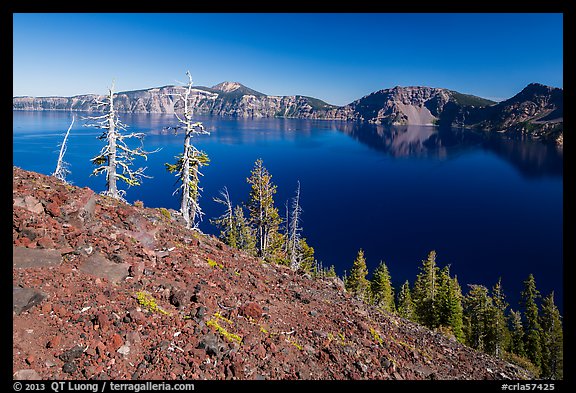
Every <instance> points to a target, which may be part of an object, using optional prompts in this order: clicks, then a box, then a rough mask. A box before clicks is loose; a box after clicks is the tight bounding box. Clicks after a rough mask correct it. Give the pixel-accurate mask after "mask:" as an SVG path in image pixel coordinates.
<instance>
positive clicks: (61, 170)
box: [52, 115, 74, 184]
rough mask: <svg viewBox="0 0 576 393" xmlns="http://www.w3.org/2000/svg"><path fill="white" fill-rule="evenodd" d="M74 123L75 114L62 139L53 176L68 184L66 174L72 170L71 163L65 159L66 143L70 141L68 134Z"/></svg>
mask: <svg viewBox="0 0 576 393" xmlns="http://www.w3.org/2000/svg"><path fill="white" fill-rule="evenodd" d="M73 124H74V115H72V122H71V123H70V127H68V131H66V134H65V135H64V140H63V141H62V145H61V146H60V154H58V162H57V163H56V169H55V170H54V173H52V176H54V177H55V178H56V179H59V180H61V181H63V182H64V183H66V184H68V182H67V181H66V175H68V174H69V173H71V172H70V171H69V170H68V165H69V164H68V163H67V162H65V161H64V154H66V149H67V145H66V143H67V141H68V135H69V134H70V130H71V129H72V125H73Z"/></svg>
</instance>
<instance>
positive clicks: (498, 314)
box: [492, 278, 510, 358]
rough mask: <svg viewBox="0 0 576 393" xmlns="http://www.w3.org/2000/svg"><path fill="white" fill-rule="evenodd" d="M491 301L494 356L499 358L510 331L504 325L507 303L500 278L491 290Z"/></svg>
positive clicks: (505, 324)
mask: <svg viewBox="0 0 576 393" xmlns="http://www.w3.org/2000/svg"><path fill="white" fill-rule="evenodd" d="M492 301H493V303H494V319H493V338H492V340H493V342H494V355H495V356H496V357H499V358H501V357H502V356H503V354H504V349H505V348H507V347H508V342H509V340H510V331H509V330H508V326H507V323H506V309H507V308H508V303H507V302H506V296H505V295H504V291H503V290H502V278H499V279H498V282H497V283H496V284H495V285H494V287H493V288H492Z"/></svg>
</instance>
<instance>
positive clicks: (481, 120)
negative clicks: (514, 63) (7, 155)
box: [13, 82, 563, 140]
mask: <svg viewBox="0 0 576 393" xmlns="http://www.w3.org/2000/svg"><path fill="white" fill-rule="evenodd" d="M183 92H184V88H183V87H180V86H164V87H159V88H152V89H145V90H136V91H128V92H120V93H118V94H117V96H116V109H117V110H118V111H119V112H135V113H174V112H181V111H182V108H183V102H182V100H181V99H180V98H179V97H178V96H175V95H174V94H178V93H183ZM95 98H99V99H102V98H103V97H99V96H95V95H82V96H75V97H68V98H66V97H40V98H33V97H14V99H13V109H14V110H73V111H92V110H93V109H92V107H91V103H92V101H93V100H94V99H95ZM562 101H563V91H562V89H558V88H553V87H548V86H544V85H540V84H535V83H533V84H530V85H528V86H527V87H526V88H525V89H524V90H522V92H520V93H519V94H517V95H516V96H514V97H512V98H510V99H508V100H506V101H503V102H500V103H495V102H493V101H490V100H487V99H484V98H480V97H476V96H472V95H465V94H461V93H458V92H456V91H452V90H448V89H441V88H432V87H425V86H409V87H399V86H396V87H394V88H392V89H384V90H379V91H376V92H374V93H372V94H369V95H367V96H365V97H362V98H360V99H359V100H356V101H354V102H352V103H350V104H348V105H346V106H342V107H337V106H334V105H330V104H327V103H326V102H324V101H321V100H318V99H316V98H312V97H306V96H299V95H296V96H269V95H266V94H263V93H260V92H258V91H255V90H252V89H250V88H248V87H246V86H243V85H242V84H240V83H238V82H222V83H220V84H218V85H216V86H213V87H211V88H209V87H202V86H199V87H196V88H194V89H193V93H192V96H191V105H192V108H193V110H194V114H196V115H216V116H233V117H245V118H249V117H291V118H300V119H330V120H345V121H366V122H370V123H375V124H383V125H434V124H436V125H440V126H458V127H475V128H480V129H484V130H488V131H503V132H519V133H522V134H528V135H531V136H535V137H538V138H543V139H557V140H561V139H562V130H563V118H562V117H563V104H562Z"/></svg>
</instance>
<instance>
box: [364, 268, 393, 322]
mask: <svg viewBox="0 0 576 393" xmlns="http://www.w3.org/2000/svg"><path fill="white" fill-rule="evenodd" d="M370 292H371V301H372V303H373V304H374V305H376V306H377V307H378V308H380V309H382V310H385V311H388V312H393V311H394V310H395V308H396V307H395V305H394V289H393V288H392V283H391V281H390V273H389V272H388V267H387V266H386V264H385V263H384V262H383V261H381V262H380V264H379V265H378V267H376V269H375V270H374V273H373V275H372V280H370Z"/></svg>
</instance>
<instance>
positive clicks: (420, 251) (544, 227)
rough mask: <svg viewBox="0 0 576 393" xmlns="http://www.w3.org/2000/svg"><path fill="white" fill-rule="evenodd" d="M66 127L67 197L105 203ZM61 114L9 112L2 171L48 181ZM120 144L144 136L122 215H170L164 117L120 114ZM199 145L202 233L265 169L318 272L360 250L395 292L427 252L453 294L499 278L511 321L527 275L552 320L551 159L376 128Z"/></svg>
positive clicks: (252, 130)
mask: <svg viewBox="0 0 576 393" xmlns="http://www.w3.org/2000/svg"><path fill="white" fill-rule="evenodd" d="M79 115H80V114H79V113H76V114H75V116H76V122H75V124H74V127H73V129H72V132H71V134H70V137H69V145H68V151H67V153H66V156H65V161H67V162H68V163H69V164H70V170H71V171H72V173H71V174H70V175H69V176H68V180H70V181H71V182H72V183H73V184H74V185H77V186H81V187H84V186H88V187H90V188H92V189H94V190H95V191H97V192H100V191H102V190H103V189H104V186H105V178H104V177H103V176H98V177H94V176H92V177H90V176H89V174H90V172H91V171H92V169H93V167H92V165H91V164H90V161H89V160H90V158H92V157H93V156H95V155H96V154H97V153H98V152H99V150H100V149H101V147H102V141H100V140H98V139H97V136H99V135H100V132H99V131H98V130H96V129H92V128H86V127H83V126H82V124H84V123H85V121H82V120H79V117H78V116H79ZM71 117H72V114H71V113H68V112H20V111H14V112H13V120H14V126H13V154H14V155H13V164H14V165H16V166H19V167H21V168H24V169H27V170H32V171H36V172H40V173H44V174H50V173H52V172H53V171H54V167H55V165H56V160H57V157H58V149H59V148H58V145H59V143H60V142H61V141H62V138H63V135H64V132H65V131H66V129H67V128H68V126H69V124H70V120H71ZM121 119H122V120H123V121H124V123H126V124H128V125H129V126H130V128H129V129H130V130H134V131H142V132H145V133H146V138H145V140H144V146H145V148H146V149H147V150H153V149H156V148H159V147H160V148H162V150H161V151H160V152H158V153H155V154H152V155H150V156H149V158H148V161H147V162H143V161H137V165H145V166H147V167H148V171H147V174H148V175H150V176H153V178H152V179H144V182H143V184H142V186H140V187H132V188H130V189H128V190H127V195H126V199H127V200H128V201H129V202H131V203H132V202H134V201H135V200H141V201H143V202H144V205H145V206H147V207H168V208H174V209H178V207H179V204H178V200H177V198H176V197H175V196H172V192H173V190H174V188H175V185H174V184H175V177H174V176H173V175H172V174H169V173H168V172H166V171H165V169H164V163H165V162H172V161H173V157H174V156H176V155H177V154H179V153H180V152H181V151H182V142H183V136H182V134H179V135H174V134H165V133H162V131H161V130H162V128H163V127H164V126H167V125H175V124H176V121H175V118H174V116H172V115H150V114H134V115H133V114H122V115H121ZM198 120H199V121H203V123H204V125H205V127H206V128H207V130H209V131H210V132H211V134H210V135H206V136H200V137H198V138H196V139H195V142H196V144H197V146H198V147H199V148H201V149H202V150H204V151H205V152H206V153H208V155H209V157H210V160H211V162H210V165H209V166H208V167H205V168H204V170H203V173H204V176H203V177H202V179H201V186H202V187H203V189H204V191H203V195H202V199H201V205H202V207H203V210H204V212H205V213H206V216H205V218H204V221H203V222H202V223H201V225H200V227H201V229H202V230H203V231H204V232H205V233H216V230H215V229H214V228H213V227H212V226H211V225H210V223H209V220H208V219H209V218H212V217H216V216H219V215H220V214H222V212H223V211H222V206H221V205H219V204H217V203H215V202H214V201H213V200H212V198H213V197H214V196H217V194H218V191H219V190H220V189H222V188H223V187H224V186H227V187H228V190H229V192H230V196H231V198H232V201H233V203H234V204H239V203H242V202H245V201H247V198H248V193H249V186H248V184H247V183H246V177H248V176H249V174H250V170H251V169H252V167H253V165H254V161H256V159H258V158H262V159H263V160H264V165H265V166H266V168H267V169H268V170H269V171H270V173H271V174H272V179H273V182H274V183H275V184H276V185H277V186H278V192H277V194H276V198H275V201H276V205H277V207H278V208H279V210H280V212H281V214H282V215H283V214H284V204H285V201H286V200H288V199H289V198H291V197H292V196H293V195H294V191H295V189H296V184H297V181H300V184H301V205H302V207H303V211H304V212H303V216H302V220H303V221H302V223H303V228H304V231H303V234H304V236H305V237H306V238H307V240H308V243H309V244H310V245H312V246H313V247H314V249H315V251H316V257H317V259H319V260H321V261H322V262H323V264H324V266H328V265H331V264H334V265H335V266H336V271H337V272H338V274H340V275H342V274H343V272H344V270H349V269H350V266H351V264H352V261H353V260H354V258H355V256H356V253H357V251H358V249H359V248H363V249H364V251H365V255H366V258H367V263H368V268H369V270H370V272H372V271H373V270H374V268H375V267H376V266H377V265H378V263H379V262H380V260H383V261H385V262H386V264H387V265H388V267H389V269H390V272H391V276H392V280H393V283H394V284H395V285H396V286H397V287H399V286H400V285H401V284H402V283H403V282H404V281H405V280H406V279H408V280H410V282H411V283H413V282H414V279H415V277H416V274H417V273H418V267H419V266H420V263H421V260H422V259H425V258H426V256H427V254H428V252H429V251H430V250H436V252H437V254H438V257H437V262H438V264H439V265H440V266H441V267H442V266H444V265H446V264H450V265H451V272H452V274H456V275H457V276H458V280H459V282H460V285H461V286H462V289H463V291H464V292H467V290H468V288H467V286H466V284H484V285H486V286H488V287H492V285H493V284H494V283H495V282H496V281H497V280H498V277H500V276H501V277H502V283H503V286H504V290H505V292H506V294H507V296H508V301H509V302H510V304H511V307H513V308H514V309H518V299H519V293H520V291H521V289H522V281H523V280H525V279H526V277H527V276H528V274H530V273H533V274H534V276H535V278H536V283H537V286H538V289H539V290H540V291H541V292H542V293H543V295H547V294H548V293H549V292H550V291H551V290H555V293H556V301H557V304H558V305H559V307H561V309H562V296H563V295H562V294H563V291H562V266H563V265H562V222H563V212H562V187H563V184H562V183H563V182H562V179H563V157H562V152H561V151H558V149H557V148H556V147H554V146H548V145H544V144H541V143H535V142H528V141H517V140H510V139H504V138H502V137H501V136H500V135H492V136H489V137H487V136H486V135H485V134H482V133H474V132H471V131H465V130H456V129H453V130H443V131H439V130H438V129H437V128H435V127H421V126H404V127H381V126H375V125H358V124H355V123H346V122H335V121H311V120H296V119H228V118H215V117H198Z"/></svg>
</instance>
